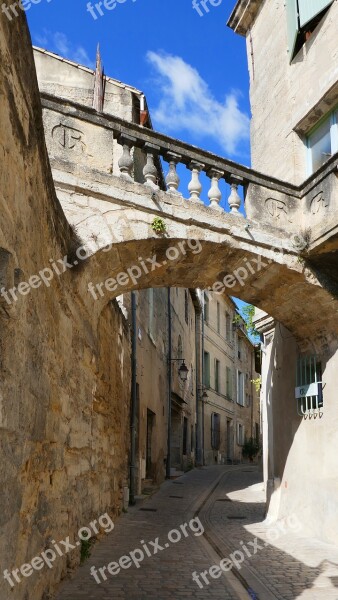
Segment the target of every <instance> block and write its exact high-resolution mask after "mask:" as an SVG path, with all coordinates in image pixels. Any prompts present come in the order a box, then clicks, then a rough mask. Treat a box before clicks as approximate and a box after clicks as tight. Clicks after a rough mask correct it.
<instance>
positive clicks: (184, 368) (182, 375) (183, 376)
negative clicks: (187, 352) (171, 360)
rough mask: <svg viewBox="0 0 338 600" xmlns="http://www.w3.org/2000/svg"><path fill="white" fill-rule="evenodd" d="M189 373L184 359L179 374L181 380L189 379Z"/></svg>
mask: <svg viewBox="0 0 338 600" xmlns="http://www.w3.org/2000/svg"><path fill="white" fill-rule="evenodd" d="M188 373H189V369H188V367H187V365H186V364H185V362H184V360H183V361H182V364H181V366H180V368H179V369H178V374H179V376H180V379H181V381H187V379H188Z"/></svg>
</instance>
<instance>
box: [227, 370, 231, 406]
mask: <svg viewBox="0 0 338 600" xmlns="http://www.w3.org/2000/svg"><path fill="white" fill-rule="evenodd" d="M226 395H227V397H228V398H230V400H232V369H230V367H227V368H226Z"/></svg>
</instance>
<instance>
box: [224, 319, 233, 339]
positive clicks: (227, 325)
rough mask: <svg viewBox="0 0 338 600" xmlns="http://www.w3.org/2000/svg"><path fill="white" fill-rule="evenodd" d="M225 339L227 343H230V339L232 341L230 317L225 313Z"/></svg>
mask: <svg viewBox="0 0 338 600" xmlns="http://www.w3.org/2000/svg"><path fill="white" fill-rule="evenodd" d="M225 339H226V340H227V342H231V339H232V336H231V317H230V315H229V313H226V315H225Z"/></svg>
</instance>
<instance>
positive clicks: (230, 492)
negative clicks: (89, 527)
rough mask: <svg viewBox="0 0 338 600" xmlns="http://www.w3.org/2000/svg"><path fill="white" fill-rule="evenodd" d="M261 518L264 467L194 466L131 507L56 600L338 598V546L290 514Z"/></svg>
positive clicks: (326, 599) (62, 586) (270, 599)
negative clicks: (311, 535)
mask: <svg viewBox="0 0 338 600" xmlns="http://www.w3.org/2000/svg"><path fill="white" fill-rule="evenodd" d="M263 521H264V496H263V484H262V482H261V477H260V474H259V473H258V471H257V468H256V467H251V466H248V465H246V466H234V467H233V466H215V467H208V468H202V469H195V470H193V471H190V472H189V473H186V474H185V475H183V476H182V477H179V478H177V479H175V480H170V481H166V482H165V483H164V484H163V485H162V486H161V489H160V491H158V492H157V493H156V494H154V495H153V496H152V497H150V498H148V499H146V500H143V501H139V502H137V504H136V506H135V507H133V508H129V509H128V512H127V513H123V514H122V515H121V517H120V518H119V519H118V520H117V522H116V524H115V528H114V530H113V531H112V532H111V533H110V534H108V535H107V536H105V538H104V539H103V540H101V541H99V542H98V543H97V544H96V545H95V547H94V548H93V551H92V554H91V556H90V558H89V559H88V560H86V561H85V563H84V564H83V565H82V567H81V568H80V569H79V570H78V571H77V572H76V574H75V577H74V578H73V579H71V580H69V581H65V582H64V583H63V584H62V585H61V588H60V591H59V594H58V596H57V600H82V599H83V600H84V599H86V600H87V599H90V600H108V598H109V599H111V598H114V599H117V600H124V599H128V600H146V599H147V600H149V599H150V598H154V599H156V600H162V599H165V598H170V599H179V598H192V597H195V598H214V599H215V600H216V599H217V600H221V599H226V600H227V599H229V600H236V599H237V598H239V599H241V600H244V599H248V598H252V599H256V600H274V599H279V600H292V599H296V598H301V599H302V600H324V599H325V600H330V599H331V598H332V600H334V599H337V598H338V595H337V592H336V591H335V583H337V582H338V553H337V551H336V550H335V548H334V547H333V546H332V547H331V546H330V545H328V544H321V543H320V542H318V540H316V541H313V542H312V541H311V540H310V539H307V538H303V537H302V533H301V530H300V524H299V522H298V520H297V518H294V517H293V516H292V515H290V516H289V517H288V519H286V520H285V521H284V522H279V523H277V524H276V523H271V524H268V523H267V522H266V521H264V522H263ZM185 523H187V524H188V525H187V527H186V528H185V530H184V528H183V527H182V528H181V526H182V525H184V524H185ZM183 531H185V533H183ZM201 531H203V535H201ZM165 540H170V543H169V542H166V541H165ZM151 542H154V543H153V544H152V543H151ZM142 545H143V550H141V548H142ZM144 546H146V547H147V548H148V554H149V556H146V554H147V552H146V551H145V549H144ZM136 549H138V550H137V551H136ZM142 554H143V555H144V558H142ZM132 555H133V557H134V559H132V560H131V559H130V558H129V561H128V557H131V556H132ZM249 555H250V556H249ZM121 557H123V558H122V561H121ZM222 560H223V567H224V569H225V570H224V571H222V570H221V569H220V568H219V565H220V562H221V561H222ZM230 561H231V562H232V563H233V568H232V569H231V570H229V566H230ZM113 563H120V565H124V566H123V568H119V566H118V565H117V564H113ZM108 565H110V571H111V572H109V570H108V569H107V566H108ZM136 565H137V566H136ZM217 566H218V569H217ZM93 567H95V571H94V569H93ZM104 567H106V568H104ZM210 569H211V570H210ZM91 571H92V572H91ZM93 571H94V574H95V576H94V575H93ZM112 573H115V574H112ZM203 573H204V575H203ZM193 574H195V579H193ZM99 582H100V583H99ZM207 582H209V583H207Z"/></svg>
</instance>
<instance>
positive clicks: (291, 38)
mask: <svg viewBox="0 0 338 600" xmlns="http://www.w3.org/2000/svg"><path fill="white" fill-rule="evenodd" d="M306 1H308V0H306ZM286 13H287V22H288V49H289V57H290V62H291V61H292V59H293V53H294V50H295V46H296V41H297V35H298V6H297V0H286Z"/></svg>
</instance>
